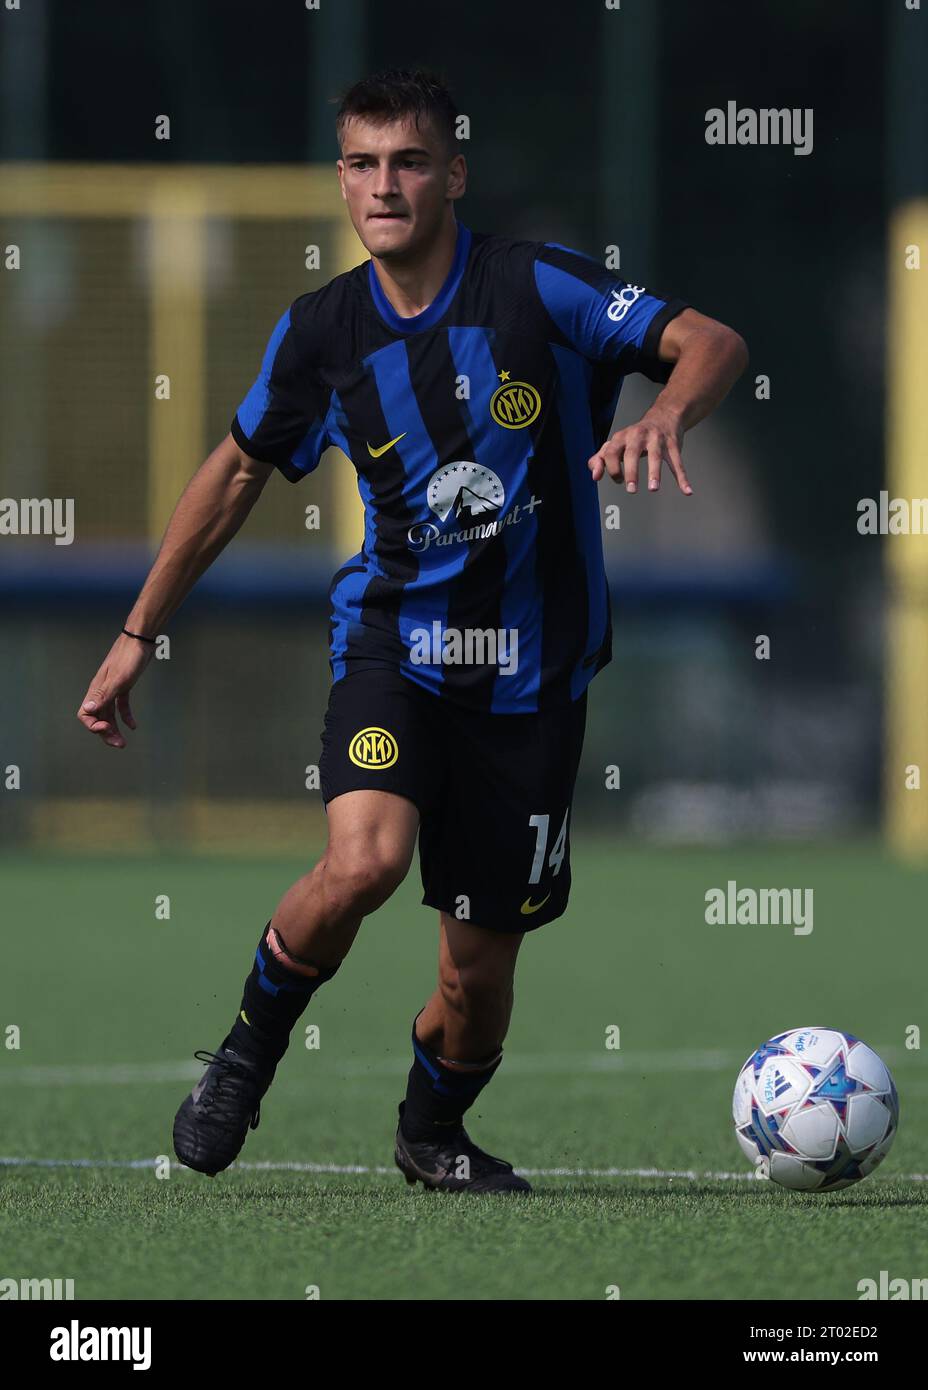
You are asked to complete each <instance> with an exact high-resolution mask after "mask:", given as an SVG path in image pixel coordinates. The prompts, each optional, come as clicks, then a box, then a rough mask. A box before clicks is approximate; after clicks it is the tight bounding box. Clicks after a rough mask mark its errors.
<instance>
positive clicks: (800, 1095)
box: [754, 1057, 812, 1115]
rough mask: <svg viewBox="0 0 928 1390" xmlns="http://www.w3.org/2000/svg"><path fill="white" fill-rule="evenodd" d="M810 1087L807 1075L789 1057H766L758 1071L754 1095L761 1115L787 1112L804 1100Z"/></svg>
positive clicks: (810, 1079) (810, 1083)
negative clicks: (781, 1111) (780, 1111)
mask: <svg viewBox="0 0 928 1390" xmlns="http://www.w3.org/2000/svg"><path fill="white" fill-rule="evenodd" d="M811 1086H812V1078H811V1076H810V1075H809V1073H808V1072H807V1071H806V1070H805V1069H804V1068H803V1067H801V1066H800V1065H799V1063H798V1062H794V1061H793V1060H792V1058H791V1057H768V1058H767V1060H766V1062H765V1063H764V1065H763V1066H762V1067H761V1069H760V1076H759V1077H758V1078H757V1081H756V1083H755V1085H754V1094H755V1096H756V1097H757V1105H758V1108H759V1110H760V1112H761V1114H762V1115H773V1114H775V1113H776V1111H778V1110H788V1109H789V1107H790V1106H791V1105H798V1104H799V1102H800V1101H802V1100H804V1099H805V1097H806V1095H807V1094H808V1092H809V1090H810V1088H811Z"/></svg>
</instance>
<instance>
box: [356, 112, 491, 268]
mask: <svg viewBox="0 0 928 1390" xmlns="http://www.w3.org/2000/svg"><path fill="white" fill-rule="evenodd" d="M465 174H466V170H465V166H464V159H463V157H462V156H461V155H455V156H454V157H453V158H452V157H449V155H448V151H447V149H446V147H445V145H444V143H443V142H442V140H441V137H440V136H439V135H438V134H437V133H436V132H435V131H434V130H433V129H432V127H431V124H430V123H423V124H422V125H421V126H416V124H415V123H414V122H413V121H412V120H402V121H391V122H389V123H387V124H383V123H377V122H373V121H367V120H363V119H361V118H360V117H355V118H354V119H353V120H350V121H348V122H347V124H346V127H345V130H344V135H343V140H342V157H341V159H340V160H339V161H338V178H339V183H340V184H341V189H342V197H343V198H344V199H345V202H346V203H347V204H348V215H349V216H350V218H351V221H352V224H353V226H354V229H355V231H356V232H357V234H358V236H359V237H360V238H361V241H362V242H363V244H364V246H365V248H366V249H367V250H368V251H369V252H370V254H371V255H372V256H378V257H382V258H383V259H385V260H390V259H391V258H392V259H395V260H406V259H408V258H409V257H410V256H415V255H416V254H417V253H418V252H420V251H421V250H422V249H424V248H425V247H426V246H428V245H429V244H430V242H432V241H433V240H434V238H435V237H436V235H437V234H438V231H439V228H440V227H441V225H442V223H443V221H444V219H445V218H446V216H447V215H448V208H449V206H450V203H451V202H452V201H453V200H454V199H455V198H460V196H461V194H462V193H463V192H464V181H465Z"/></svg>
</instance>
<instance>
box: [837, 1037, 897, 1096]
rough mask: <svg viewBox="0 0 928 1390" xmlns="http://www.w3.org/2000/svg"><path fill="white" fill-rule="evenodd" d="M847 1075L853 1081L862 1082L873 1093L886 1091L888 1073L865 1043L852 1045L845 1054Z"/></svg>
mask: <svg viewBox="0 0 928 1390" xmlns="http://www.w3.org/2000/svg"><path fill="white" fill-rule="evenodd" d="M847 1074H848V1076H852V1077H853V1078H854V1080H855V1081H864V1082H866V1084H867V1085H868V1086H872V1087H873V1089H874V1090H875V1091H884V1092H885V1091H888V1090H889V1086H890V1081H889V1072H888V1070H887V1068H886V1065H885V1063H884V1062H883V1061H882V1060H881V1059H880V1058H879V1057H878V1056H877V1055H876V1053H875V1052H874V1051H873V1048H872V1047H868V1046H867V1045H866V1043H854V1044H853V1045H852V1046H851V1048H850V1050H849V1051H848V1054H847Z"/></svg>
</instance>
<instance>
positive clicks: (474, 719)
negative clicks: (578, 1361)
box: [78, 71, 747, 1193]
mask: <svg viewBox="0 0 928 1390" xmlns="http://www.w3.org/2000/svg"><path fill="white" fill-rule="evenodd" d="M456 116H457V112H456V109H455V106H454V103H453V100H452V98H451V96H450V94H449V92H448V91H447V89H446V88H445V87H444V86H443V85H442V84H441V83H440V82H439V81H438V80H437V79H436V78H434V77H432V76H431V75H429V74H427V73H422V72H412V73H411V72H405V71H391V72H386V73H380V74H378V75H376V76H374V77H371V78H369V79H367V80H364V81H361V82H359V83H358V84H357V85H356V86H354V87H353V88H352V89H351V90H350V91H349V92H348V93H347V95H346V96H345V98H344V100H343V102H342V105H341V108H340V110H339V112H338V117H337V134H338V139H339V144H340V149H341V158H340V159H339V160H338V165H337V167H338V178H339V182H340V185H341V192H342V196H343V198H344V200H345V203H346V204H347V210H348V215H349V217H350V218H351V221H352V224H353V226H354V228H355V230H356V231H357V233H358V236H359V237H360V239H361V241H362V242H363V244H364V246H365V247H366V249H367V250H368V252H369V253H370V260H369V261H366V262H365V263H364V264H362V265H359V266H357V267H355V269H354V270H351V271H348V272H347V273H346V274H343V275H338V276H336V277H335V279H334V280H332V281H331V282H330V283H329V284H328V285H326V286H325V287H324V288H323V289H320V290H316V291H313V292H312V293H309V294H303V295H300V296H299V298H297V299H296V300H294V302H293V303H292V304H291V306H290V308H289V309H288V310H287V311H286V312H285V313H284V314H283V315H282V317H281V318H280V320H279V322H278V323H277V326H276V327H275V328H274V330H273V332H272V334H271V337H270V341H269V342H268V344H267V349H266V351H265V354H264V360H263V362H262V365H261V370H260V372H259V374H258V378H257V380H256V381H255V383H254V385H253V386H252V388H251V390H250V391H249V392H248V394H247V395H246V396H245V398H244V400H243V401H242V403H241V405H240V406H239V408H238V411H237V413H236V415H235V418H234V420H233V421H232V426H231V431H230V433H229V435H228V436H227V437H226V438H225V439H224V440H223V441H222V443H221V444H220V445H219V446H218V447H217V448H216V449H215V450H214V451H213V453H212V454H211V455H210V456H209V458H208V459H207V460H206V462H205V463H204V464H203V465H202V466H201V467H200V469H199V470H198V472H197V473H196V474H195V475H194V477H193V479H192V480H191V482H190V483H189V485H188V487H187V488H186V490H185V491H184V493H183V495H182V497H181V499H180V501H179V503H178V505H177V509H176V511H175V513H174V515H173V517H172V518H171V521H170V523H169V525H168V528H167V531H166V533H165V536H164V540H163V542H162V545H161V549H160V551H159V553H158V557H157V559H156V560H155V563H154V565H153V567H152V570H151V573H150V575H149V576H148V579H147V580H146V582H145V585H144V587H143V589H142V591H141V594H140V596H139V598H138V601H137V602H136V604H135V606H134V607H133V609H132V611H131V613H130V614H129V616H128V618H127V620H126V626H125V629H124V630H123V632H122V634H121V635H120V636H119V637H118V638H117V639H116V642H115V643H114V645H113V647H112V650H111V651H110V653H109V655H108V656H107V658H106V660H105V661H104V663H103V665H102V666H101V667H100V670H99V671H98V673H97V674H96V676H95V677H94V679H93V680H92V681H91V683H90V688H89V690H88V693H87V697H86V699H85V700H84V702H83V704H82V705H81V707H80V710H79V712H78V717H79V719H80V721H81V722H82V723H83V725H84V726H85V727H86V728H87V729H88V730H89V731H90V732H91V733H94V734H97V735H99V736H100V738H101V739H102V741H103V742H104V743H105V744H106V745H108V746H109V747H111V748H124V747H125V746H126V741H125V738H124V736H123V734H122V732H121V730H120V727H119V723H118V719H117V713H118V715H120V716H121V718H122V720H123V721H124V723H125V724H126V725H127V727H128V728H130V729H134V728H135V727H136V722H135V719H134V718H133V715H132V712H131V708H130V705H129V691H130V690H131V689H132V687H133V686H134V685H135V683H136V682H137V680H138V679H139V677H140V675H141V674H142V672H143V670H144V669H145V667H146V665H147V663H148V661H149V660H150V658H151V654H152V642H153V640H154V635H155V634H156V633H158V632H159V631H161V629H162V628H163V626H164V624H165V622H166V621H167V619H168V618H169V617H170V616H171V614H172V613H173V612H174V611H175V610H176V609H177V607H178V605H179V604H180V603H181V601H182V600H183V598H184V597H185V596H186V594H187V593H188V592H189V591H190V589H191V588H192V586H193V584H194V583H195V582H196V580H197V578H198V577H199V576H200V575H201V574H202V573H203V572H204V570H205V569H206V568H207V566H208V565H209V564H210V563H211V562H212V561H213V560H214V559H215V557H216V556H217V555H218V554H219V552H220V551H221V550H222V548H223V546H224V545H225V544H226V543H227V542H228V541H229V540H230V539H231V538H232V536H234V535H235V533H236V531H237V530H238V529H239V527H240V526H241V525H242V522H243V521H244V520H245V517H246V516H247V515H248V513H249V511H250V509H251V508H252V506H253V505H254V504H255V502H256V501H257V499H258V496H259V494H260V492H261V490H262V488H263V487H264V485H265V483H266V482H267V480H268V478H269V477H270V475H271V474H272V473H273V472H274V470H275V469H277V470H279V471H280V472H281V473H282V474H283V475H284V477H285V478H287V479H289V481H290V482H293V483H297V482H299V481H300V479H301V478H304V477H305V476H306V475H307V474H308V473H311V472H312V470H313V469H314V468H316V466H317V465H318V463H319V461H320V459H321V457H322V454H323V452H324V451H325V449H326V448H328V447H329V446H330V445H333V444H336V445H338V446H339V447H340V448H341V449H343V450H344V452H345V453H346V454H347V455H348V457H349V458H350V459H351V461H352V463H353V464H354V466H355V468H356V469H357V473H358V487H359V489H360V493H361V497H362V499H363V502H364V510H365V529H364V543H363V546H362V548H361V550H360V552H359V553H358V554H357V555H355V556H353V557H352V558H351V559H350V560H348V561H347V563H346V564H345V565H344V566H343V568H342V569H340V570H339V571H338V573H337V574H336V575H335V578H334V580H333V582H332V586H331V590H330V599H331V625H330V639H331V640H330V664H331V670H332V678H333V683H332V688H331V693H330V697H329V704H328V710H327V713H326V717H325V730H324V733H323V735H322V757H321V764H320V769H321V784H322V793H323V799H324V802H325V807H326V812H327V821H328V843H327V847H326V850H325V853H324V854H323V856H322V858H321V860H320V861H319V863H317V864H316V865H315V867H314V868H313V869H312V870H311V872H309V873H307V874H306V875H305V876H304V877H303V878H300V879H299V880H298V881H297V882H296V883H294V884H293V885H292V887H291V888H290V889H289V890H288V892H287V893H285V894H284V896H283V898H282V899H281V901H280V902H279V903H278V905H277V908H276V910H275V911H274V914H273V916H272V918H271V920H270V922H269V923H268V924H267V926H266V928H265V930H264V931H263V932H262V934H261V938H260V940H259V942H258V947H257V952H256V956H255V961H254V964H253V966H252V968H251V972H250V974H249V975H248V977H247V979H246V980H245V986H244V993H243V996H242V1000H241V1005H240V1007H239V1010H238V1012H237V1015H236V1017H235V1019H234V1021H233V1023H232V1025H231V1028H230V1030H229V1032H228V1034H227V1035H226V1037H225V1038H224V1039H223V1041H222V1042H221V1043H220V1044H219V1046H218V1048H217V1050H216V1051H215V1052H214V1053H209V1052H206V1053H198V1054H197V1056H198V1057H200V1058H201V1059H202V1060H203V1061H205V1062H206V1063H208V1065H207V1067H206V1070H205V1072H204V1074H203V1077H202V1078H201V1080H200V1081H199V1082H198V1084H197V1085H196V1086H195V1088H194V1090H193V1092H192V1094H191V1095H190V1096H189V1097H188V1098H187V1099H186V1100H185V1101H184V1102H183V1104H182V1105H181V1107H180V1109H179V1111H178V1113H177V1117H176V1120H175V1124H174V1146H175V1150H176V1152H177V1155H178V1157H179V1158H180V1159H181V1160H182V1161H183V1162H184V1163H186V1164H188V1165H189V1166H190V1167H191V1168H195V1169H198V1170H199V1171H200V1172H203V1173H208V1174H215V1173H218V1172H219V1171H220V1170H221V1169H223V1168H226V1167H227V1166H228V1165H229V1164H230V1163H232V1161H233V1160H234V1159H235V1157H236V1155H237V1154H238V1152H239V1150H240V1149H241V1147H242V1144H243V1143H244V1141H245V1138H246V1135H247V1132H248V1129H249V1126H251V1127H252V1128H254V1127H255V1126H256V1125H257V1123H258V1117H259V1110H260V1101H261V1099H262V1097H263V1096H264V1094H265V1092H266V1091H267V1088H268V1087H269V1085H270V1084H271V1081H272V1079H273V1076H274V1072H275V1068H276V1067H277V1064H278V1063H279V1061H280V1059H281V1057H282V1056H283V1054H284V1052H285V1050H286V1048H287V1044H288V1040H289V1037H290V1033H291V1030H292V1028H293V1027H294V1025H295V1023H296V1022H297V1020H298V1019H299V1017H300V1015H301V1014H302V1013H303V1010H304V1009H305V1008H306V1006H307V1004H308V1003H309V1001H310V999H311V997H312V996H313V994H314V993H315V992H316V990H317V989H319V988H320V987H321V986H322V985H324V984H327V982H328V981H330V980H331V979H332V977H333V976H334V975H335V973H336V971H337V970H338V968H339V966H340V964H341V962H342V960H343V959H344V958H345V956H346V955H347V953H348V951H349V950H350V949H351V945H352V943H353V941H354V938H355V936H356V935H357V932H358V929H359V927H360V925H361V922H362V920H363V919H364V918H365V917H366V916H368V914H370V913H372V912H374V911H376V909H377V908H378V907H379V906H380V905H381V904H382V903H383V902H385V901H386V899H387V898H389V896H390V895H391V893H393V891H394V890H395V889H396V887H397V885H398V884H399V883H400V882H401V881H402V880H403V878H404V877H405V875H406V872H407V870H408V869H409V866H410V862H411V859H412V855H413V851H414V848H415V845H416V839H417V836H418V842H419V859H420V867H421V872H422V882H423V887H424V890H425V892H424V897H423V902H424V903H425V904H427V905H428V906H430V907H433V908H436V909H437V910H438V913H439V918H440V926H439V951H438V985H437V988H436V990H435V992H434V994H433V995H432V997H431V998H430V999H429V1000H428V1001H427V1003H426V1004H425V1007H424V1008H423V1009H422V1010H421V1011H420V1012H419V1014H418V1015H417V1016H416V1018H415V1020H414V1022H413V1025H412V1054H413V1056H412V1065H411V1068H410V1071H409V1078H408V1082H407V1087H406V1095H405V1098H404V1099H403V1100H402V1101H401V1102H400V1105H399V1124H398V1127H397V1132H396V1146H395V1159H396V1163H397V1165H398V1166H399V1168H400V1169H401V1170H402V1172H403V1174H404V1175H405V1177H406V1179H407V1181H408V1182H409V1183H415V1182H416V1181H417V1180H418V1181H421V1182H423V1183H424V1184H425V1185H426V1186H428V1187H432V1188H438V1189H441V1190H444V1191H455V1190H463V1191H469V1192H512V1193H520V1192H521V1193H524V1192H528V1191H530V1188H529V1184H528V1183H527V1182H526V1181H525V1179H524V1178H521V1177H519V1176H518V1174H516V1173H515V1172H514V1171H513V1168H512V1166H511V1164H509V1163H507V1162H504V1161H503V1160H502V1159H498V1158H494V1157H492V1156H491V1155H489V1154H487V1153H485V1152H483V1151H482V1150H481V1149H479V1148H478V1147H477V1146H476V1145H475V1144H474V1143H473V1142H472V1140H471V1139H470V1138H469V1136H468V1134H467V1132H466V1131H465V1129H464V1127H463V1117H464V1114H465V1112H466V1111H467V1109H468V1108H469V1107H470V1106H472V1105H473V1104H474V1102H475V1101H476V1099H477V1097H478V1096H479V1095H480V1093H481V1091H482V1090H483V1088H484V1087H485V1086H486V1085H487V1084H488V1083H489V1082H490V1080H491V1079H492V1077H493V1076H494V1074H495V1073H496V1071H497V1068H498V1067H499V1065H500V1062H501V1060H502V1045H503V1040H504V1038H505V1036H506V1032H507V1029H508V1026H509V1021H510V1015H511V1012H512V1003H513V977H514V971H515V964H516V957H517V955H518V952H519V948H520V946H521V944H522V940H523V938H524V936H525V934H526V933H527V932H529V931H533V930H535V929H537V928H538V927H540V926H543V925H545V924H547V923H549V922H552V921H554V920H555V919H556V918H558V917H560V916H561V915H562V913H563V912H564V911H565V909H566V907H567V899H568V894H569V891H570V824H569V821H570V806H571V799H572V795H573V788H574V781H575V778H576V774H577V766H578V762H579V758H580V751H581V746H582V743H583V734H584V721H585V716H586V690H587V686H588V684H589V683H590V681H591V680H592V678H593V676H594V675H595V674H596V672H597V671H599V670H601V669H602V667H603V666H604V665H605V664H606V663H607V662H608V661H609V659H610V655H611V622H610V606H609V592H608V588H607V585H606V576H605V571H604V564H603V553H602V533H601V527H600V511H599V499H598V488H597V483H598V482H599V480H600V479H601V478H602V477H603V476H604V474H606V473H608V474H609V476H610V477H611V478H612V479H613V480H614V481H615V482H617V483H624V485H625V488H626V490H627V491H628V492H634V491H636V490H637V488H638V486H639V478H641V480H642V482H643V481H644V479H645V478H646V479H647V487H648V489H649V490H653V491H656V490H657V489H658V487H659V486H660V481H661V470H662V466H663V465H664V464H665V463H666V464H667V465H668V467H669V470H670V472H671V474H672V475H673V478H674V479H675V481H676V485H677V486H678V487H679V488H680V490H681V491H682V492H684V493H685V494H687V495H689V494H690V493H691V492H692V489H691V487H690V484H689V482H688V480H687V477H686V473H685V472H684V468H683V462H682V458H681V445H682V440H683V434H684V431H685V430H687V429H688V428H690V427H691V426H692V425H694V424H696V423H697V421H699V420H701V419H702V418H703V417H704V416H705V415H706V414H708V412H709V411H710V410H712V409H713V408H714V407H715V406H717V405H718V404H719V402H720V401H721V400H722V399H723V397H724V396H725V394H726V393H727V391H728V389H729V387H730V386H731V385H732V383H733V382H734V381H735V379H736V378H737V377H738V375H739V374H740V372H741V371H742V370H743V369H744V366H745V364H746V361H747V353H746V349H745V346H744V343H743V341H742V339H741V338H740V337H739V336H738V334H737V333H735V332H733V331H732V330H731V329H730V328H727V327H725V326H723V325H722V324H720V323H718V322H716V321H714V320H712V319H710V318H706V317H705V316H704V315H702V314H699V313H697V312H696V311H695V310H694V309H692V308H690V307H688V306H687V305H686V304H685V303H684V302H683V301H682V300H678V299H671V300H665V299H662V298H658V297H656V296H654V295H652V294H649V293H648V291H647V290H646V289H644V288H643V287H642V286H640V285H635V284H630V283H627V282H625V281H623V280H621V279H619V278H618V276H617V275H614V274H613V273H611V272H610V271H607V270H606V269H604V267H603V266H602V265H601V264H599V263H597V262H596V261H594V260H592V259H589V258H588V257H587V256H584V255H582V254H580V253H579V252H577V251H573V250H569V249H567V248H565V247H563V246H559V245H554V244H550V243H545V242H539V241H527V240H522V241H519V240H511V239H509V238H507V237H502V236H491V235H483V234H478V233H475V232H471V231H470V230H469V229H468V228H467V227H466V226H464V225H462V224H461V223H460V222H459V221H458V220H457V219H456V217H455V205H456V203H457V202H458V200H459V199H460V198H461V197H462V196H463V194H464V191H465V184H466V167H465V162H464V158H463V156H462V154H461V153H460V150H459V147H458V144H457V141H456V138H455V124H456ZM629 372H642V373H644V375H645V376H647V377H649V378H650V379H651V380H652V381H654V382H656V383H659V384H661V385H662V386H663V389H662V390H661V391H660V393H659V394H658V395H657V396H656V399H655V400H654V403H653V404H652V405H651V407H650V408H649V409H648V410H647V412H646V413H645V415H644V416H643V417H642V418H641V419H640V420H639V421H638V422H637V423H636V424H633V425H631V426H629V427H627V428H625V429H622V430H619V431H618V433H616V434H613V435H612V437H611V438H610V437H609V430H610V428H611V425H612V420H613V417H614V414H615V408H616V402H617V399H618V394H619V390H620V387H621V384H622V379H623V377H624V376H625V375H627V374H628V373H629ZM642 458H644V459H645V460H646V463H645V465H644V466H642V465H641V464H640V462H639V460H641V459H642Z"/></svg>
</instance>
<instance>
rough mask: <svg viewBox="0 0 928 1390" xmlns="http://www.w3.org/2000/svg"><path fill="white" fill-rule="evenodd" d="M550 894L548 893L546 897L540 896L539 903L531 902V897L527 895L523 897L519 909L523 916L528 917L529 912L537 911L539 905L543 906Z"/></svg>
mask: <svg viewBox="0 0 928 1390" xmlns="http://www.w3.org/2000/svg"><path fill="white" fill-rule="evenodd" d="M550 896H551V894H550V893H549V894H548V897H547V898H542V900H541V902H540V903H533V902H532V899H531V897H528V898H526V899H525V902H524V903H523V904H522V906H521V908H520V909H519V911H520V912H521V913H522V915H523V916H524V917H528V916H529V915H530V914H531V913H533V912H537V911H538V909H539V908H540V907H544V905H545V903H546V902H547V901H548V898H550Z"/></svg>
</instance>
